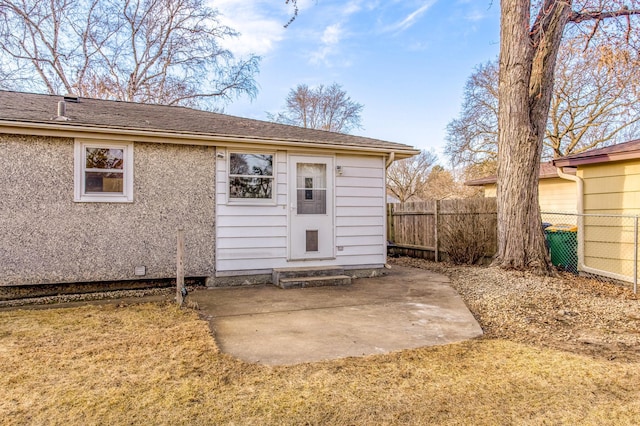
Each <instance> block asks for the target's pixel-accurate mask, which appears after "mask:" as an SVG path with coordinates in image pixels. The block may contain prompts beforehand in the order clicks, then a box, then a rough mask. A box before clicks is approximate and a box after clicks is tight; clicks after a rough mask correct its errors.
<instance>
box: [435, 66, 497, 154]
mask: <svg viewBox="0 0 640 426" xmlns="http://www.w3.org/2000/svg"><path fill="white" fill-rule="evenodd" d="M445 153H446V154H447V155H449V158H451V162H452V163H453V164H465V165H469V164H480V163H483V162H486V161H488V160H489V161H490V160H494V161H495V159H496V158H497V154H498V63H497V61H490V62H487V63H486V64H482V65H479V66H478V67H476V69H475V71H474V72H473V74H471V76H470V77H469V79H468V80H467V82H466V84H465V87H464V102H463V104H462V110H461V113H460V117H458V118H457V119H455V120H452V121H451V122H450V123H449V124H448V125H447V144H446V146H445Z"/></svg>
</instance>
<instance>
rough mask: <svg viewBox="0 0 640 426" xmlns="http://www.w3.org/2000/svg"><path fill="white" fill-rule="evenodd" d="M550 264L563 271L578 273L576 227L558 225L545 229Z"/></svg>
mask: <svg viewBox="0 0 640 426" xmlns="http://www.w3.org/2000/svg"><path fill="white" fill-rule="evenodd" d="M544 234H545V238H546V239H547V243H548V244H549V251H550V253H551V263H553V264H554V265H555V266H557V267H559V268H560V269H564V270H565V271H569V272H573V273H574V274H577V273H578V227H577V226H575V225H565V224H558V225H553V226H549V227H547V228H545V230H544Z"/></svg>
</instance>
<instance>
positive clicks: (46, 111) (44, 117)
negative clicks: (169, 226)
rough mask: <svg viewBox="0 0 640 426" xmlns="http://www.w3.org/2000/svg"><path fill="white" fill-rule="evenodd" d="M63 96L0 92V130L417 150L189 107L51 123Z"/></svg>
mask: <svg viewBox="0 0 640 426" xmlns="http://www.w3.org/2000/svg"><path fill="white" fill-rule="evenodd" d="M63 99H64V97H63V96H54V95H41V94H33V93H22V92H10V91H0V129H1V128H2V125H3V124H5V125H8V123H43V124H44V123H46V124H48V125H51V124H55V125H59V126H60V127H62V128H69V129H74V128H75V129H78V128H99V129H126V130H132V131H140V132H165V133H171V134H174V135H176V136H177V137H179V136H180V135H192V136H193V135H202V136H206V137H211V138H215V137H224V138H237V139H240V140H241V139H251V140H256V139H257V140H265V141H267V140H268V141H283V142H296V143H305V144H306V143H308V144H310V145H343V146H345V147H359V148H371V149H372V150H376V151H379V150H384V151H389V152H391V151H394V152H403V153H404V154H405V155H404V156H405V157H406V156H407V154H408V155H413V154H415V153H417V151H416V150H415V149H414V148H413V147H411V146H409V145H405V144H400V143H395V142H387V141H383V140H378V139H372V138H366V137H362V136H355V135H347V134H342V133H335V132H327V131H322V130H314V129H305V128H302V127H296V126H288V125H283V124H277V123H271V122H267V121H260V120H253V119H248V118H241V117H234V116H230V115H226V114H219V113H214V112H209V111H200V110H195V109H191V108H185V107H177V106H165V105H150V104H139V103H133V102H121V101H108V100H99V99H89V98H77V101H75V102H74V101H73V100H70V99H68V100H67V101H66V102H65V106H66V113H65V116H66V117H67V118H68V120H67V121H63V120H56V117H57V106H58V101H61V100H63Z"/></svg>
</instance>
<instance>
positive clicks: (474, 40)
mask: <svg viewBox="0 0 640 426" xmlns="http://www.w3.org/2000/svg"><path fill="white" fill-rule="evenodd" d="M211 4H212V6H213V7H216V8H217V9H218V10H219V11H220V12H221V13H222V14H223V17H222V20H223V23H225V24H227V25H229V26H231V27H232V28H234V29H236V30H237V31H239V32H240V33H241V34H242V35H241V36H240V37H239V38H237V39H235V40H233V41H230V42H228V43H227V44H226V47H228V48H229V49H231V50H232V51H233V52H234V53H235V54H236V55H237V56H243V55H246V54H247V53H255V54H257V55H260V56H261V57H262V62H261V65H260V74H259V75H258V76H257V82H258V84H259V87H260V91H259V93H258V96H257V98H256V99H254V100H253V101H250V100H249V99H247V98H241V99H238V100H235V101H234V102H233V103H231V104H230V105H228V106H227V107H225V112H226V113H228V114H232V115H239V116H242V117H250V118H256V119H261V120H264V119H266V112H277V111H280V110H281V109H282V107H283V106H284V101H285V98H286V96H287V93H288V92H289V90H290V89H292V88H294V87H295V86H297V85H298V84H301V83H304V84H307V85H309V86H316V85H319V84H325V85H330V84H332V83H333V82H336V83H338V84H340V85H342V87H343V89H344V90H345V91H346V92H347V93H348V95H349V96H351V98H352V99H353V100H354V101H356V102H359V103H361V104H363V105H364V110H363V113H362V125H363V127H364V129H356V130H354V131H353V132H352V133H354V134H358V135H362V136H369V137H373V138H377V139H383V140H388V141H392V142H400V143H405V144H408V145H412V146H415V147H417V148H420V149H434V150H435V151H436V152H438V153H439V154H440V153H441V150H442V147H443V145H444V143H445V134H446V131H445V128H446V125H447V123H448V122H449V121H451V120H452V119H454V118H456V117H457V116H458V113H459V110H460V106H461V103H462V96H463V90H464V84H465V82H466V80H467V78H468V77H469V75H470V74H471V73H472V72H473V70H474V67H475V66H477V65H479V64H481V63H483V62H486V61H488V60H491V59H493V58H495V57H496V56H497V55H498V50H499V14H500V11H499V3H498V2H497V1H495V0H493V1H492V0H448V1H445V0H422V1H411V0H405V1H397V0H390V1H375V0H371V1H364V0H347V1H345V0H342V1H340V0H303V1H300V2H299V6H300V12H299V15H298V18H297V19H296V20H295V21H294V22H293V23H292V24H291V25H290V26H289V28H287V29H285V28H283V24H284V23H286V22H287V21H288V19H289V17H290V16H291V13H292V9H291V7H290V6H288V5H285V4H284V0H244V1H238V0H213V1H212V3H211ZM440 156H441V163H443V165H444V164H446V161H447V160H446V158H444V157H443V156H442V155H441V154H440Z"/></svg>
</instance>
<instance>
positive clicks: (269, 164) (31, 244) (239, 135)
mask: <svg viewBox="0 0 640 426" xmlns="http://www.w3.org/2000/svg"><path fill="white" fill-rule="evenodd" d="M0 105H2V106H1V107H0V165H1V167H0V170H1V171H0V176H1V177H2V178H1V179H0V200H1V203H0V229H2V232H1V233H0V285H2V286H17V285H37V284H53V283H79V282H106V281H122V280H147V279H151V280H153V279H163V278H170V277H175V265H176V233H177V230H178V229H183V230H184V234H185V241H186V242H185V245H186V248H185V261H184V263H185V266H184V268H185V276H187V277H199V278H206V280H207V284H208V285H232V284H242V283H266V282H270V281H271V276H272V275H271V274H272V272H273V271H274V269H278V268H287V269H291V268H307V269H310V268H319V267H339V268H343V269H345V270H348V271H351V272H350V274H352V275H354V276H355V275H357V274H358V273H372V271H373V272H375V271H376V270H379V268H381V267H383V266H384V264H385V262H386V240H385V235H386V232H385V201H386V193H385V170H386V167H387V166H389V164H390V163H391V162H392V161H393V160H394V159H395V160H397V159H402V158H407V157H410V156H412V155H414V154H417V153H418V152H419V151H417V150H415V149H414V148H412V147H410V146H407V145H403V144H398V143H392V142H386V141H381V140H376V139H370V138H365V137H359V136H353V135H345V134H338V133H331V132H325V131H319V130H312V129H303V128H298V127H294V126H286V125H280V124H275V123H269V122H263V121H258V120H250V119H246V118H239V117H232V116H228V115H223V114H217V113H213V112H205V111H198V110H194V109H189V108H184V107H170V106H160V105H143V104H136V103H127V102H117V101H105V100H95V99H86V98H78V97H74V96H65V97H62V96H49V95H39V94H29V93H19V92H7V91H2V92H0Z"/></svg>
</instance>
